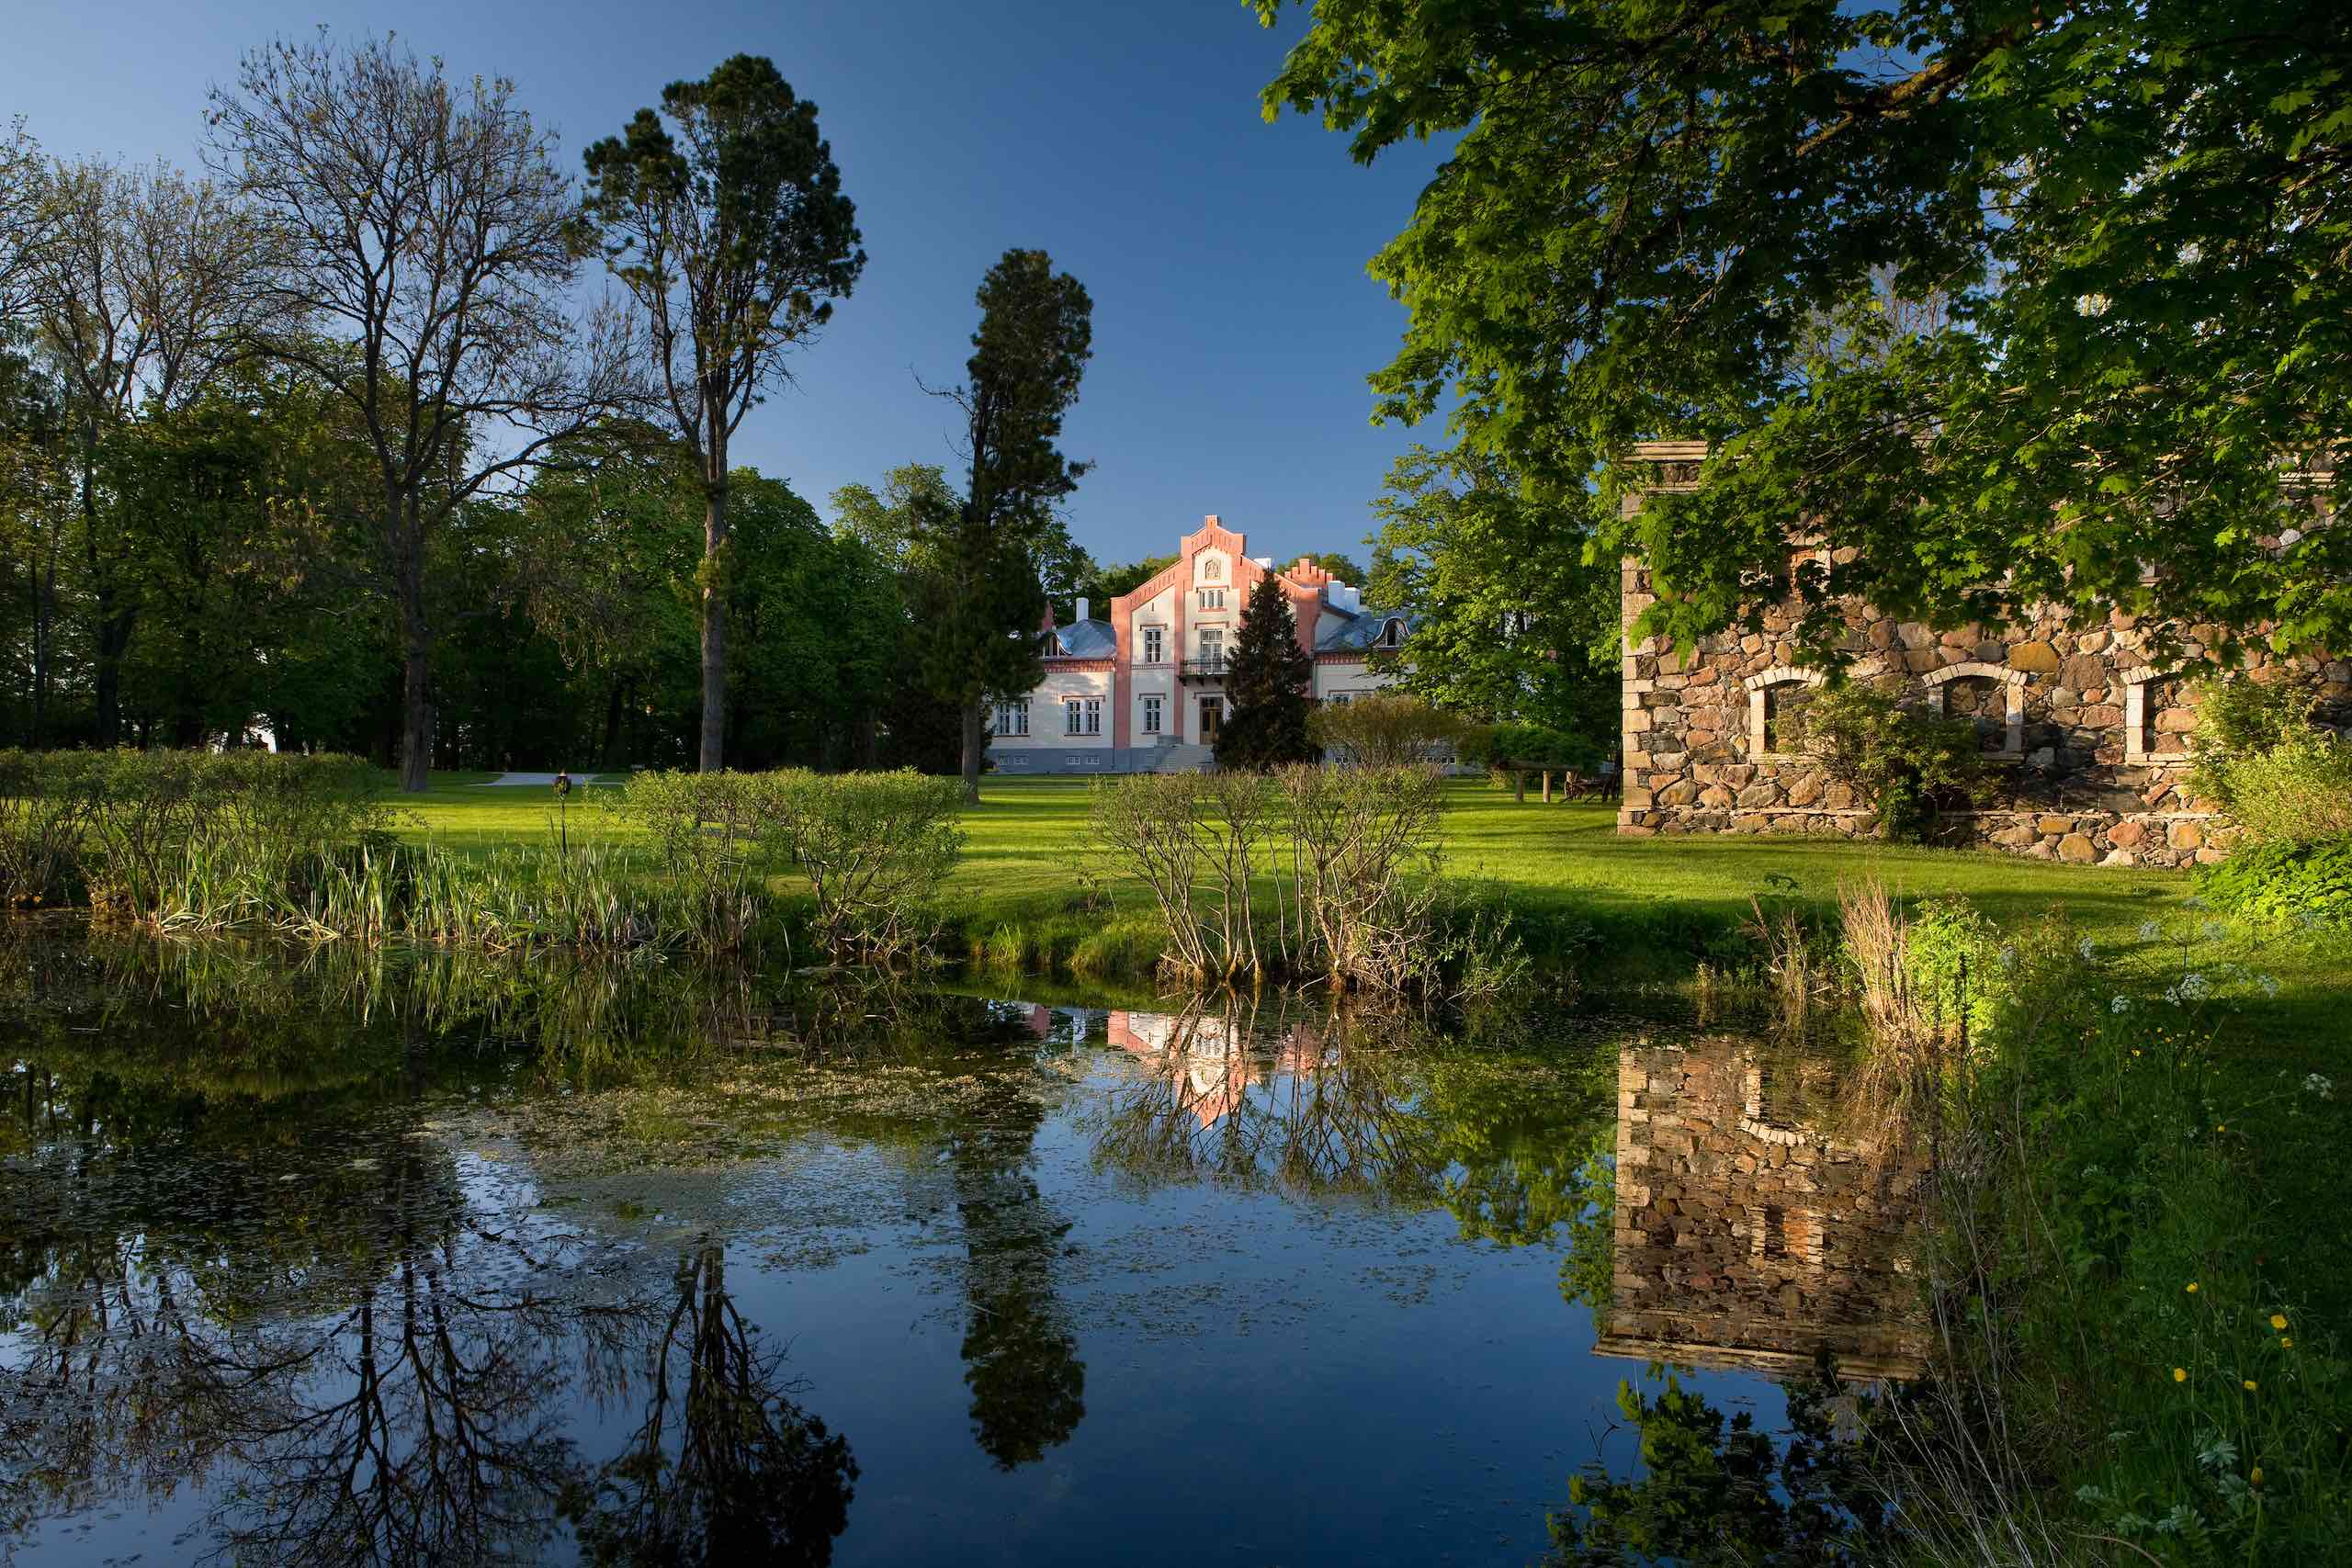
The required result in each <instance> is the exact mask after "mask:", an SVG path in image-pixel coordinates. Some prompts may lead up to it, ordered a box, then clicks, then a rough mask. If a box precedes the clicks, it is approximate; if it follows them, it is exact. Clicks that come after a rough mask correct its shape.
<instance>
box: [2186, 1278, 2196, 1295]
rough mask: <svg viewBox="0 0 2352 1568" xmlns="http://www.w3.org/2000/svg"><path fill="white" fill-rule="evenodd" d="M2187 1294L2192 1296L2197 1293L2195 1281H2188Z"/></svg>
mask: <svg viewBox="0 0 2352 1568" xmlns="http://www.w3.org/2000/svg"><path fill="white" fill-rule="evenodd" d="M2188 1293H2189V1294H2190V1295H2192V1296H2193V1295H2195V1294H2196V1293H2197V1281H2196V1280H2190V1281H2188Z"/></svg>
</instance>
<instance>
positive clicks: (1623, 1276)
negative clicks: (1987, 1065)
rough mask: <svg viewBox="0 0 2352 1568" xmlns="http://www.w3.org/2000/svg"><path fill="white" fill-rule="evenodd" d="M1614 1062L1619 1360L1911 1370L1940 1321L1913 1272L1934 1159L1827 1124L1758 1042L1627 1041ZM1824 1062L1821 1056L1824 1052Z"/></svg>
mask: <svg viewBox="0 0 2352 1568" xmlns="http://www.w3.org/2000/svg"><path fill="white" fill-rule="evenodd" d="M1617 1062H1618V1066H1617V1100H1618V1109H1617V1202H1616V1210H1615V1213H1614V1216H1613V1218H1612V1222H1611V1241H1612V1248H1613V1258H1612V1272H1611V1296H1612V1299H1611V1303H1610V1305H1609V1307H1608V1309H1607V1311H1606V1312H1605V1313H1604V1314H1601V1318H1602V1321H1601V1322H1600V1324H1599V1325H1598V1326H1599V1327H1600V1339H1599V1341H1598V1343H1597V1344H1596V1345H1595V1347H1594V1348H1595V1350H1596V1351H1597V1353H1599V1354H1601V1355H1607V1356H1628V1357H1634V1358H1639V1359H1664V1360H1674V1361H1685V1362H1691V1363H1693V1364H1701V1365H1715V1366H1744V1367H1758V1368H1762V1369H1765V1370H1767V1371H1783V1372H1785V1371H1802V1370H1803V1369H1804V1368H1805V1367H1808V1366H1810V1365H1811V1364H1812V1362H1813V1360H1814V1359H1815V1356H1816V1355H1817V1354H1819V1352H1820V1351H1822V1350H1823V1349H1825V1348H1826V1349H1827V1350H1828V1351H1829V1352H1830V1353H1831V1354H1832V1355H1833V1356H1834V1357H1836V1359H1837V1360H1838V1364H1839V1365H1840V1367H1841V1368H1843V1369H1844V1370H1845V1371H1846V1372H1847V1373H1848V1374H1849V1375H1851V1376H1860V1377H1883V1376H1909V1375H1912V1374H1914V1373H1916V1372H1917V1371H1918V1369H1919V1367H1920V1366H1921V1364H1922V1362H1923V1359H1924V1354H1925V1350H1926V1343H1927V1337H1926V1327H1925V1323H1924V1318H1923V1315H1922V1313H1921V1310H1920V1295H1919V1289H1918V1284H1917V1280H1916V1279H1915V1278H1914V1276H1913V1274H1912V1271H1911V1250H1910V1248H1911V1237H1912V1233H1913V1224H1914V1221H1915V1219H1916V1217H1917V1213H1918V1207H1919V1198H1920V1183H1921V1179H1922V1174H1923V1171H1924V1164H1923V1162H1922V1161H1921V1160H1919V1159H1918V1158H1917V1157H1916V1156H1911V1155H1909V1154H1907V1153H1906V1152H1905V1151H1904V1150H1903V1149H1902V1148H1901V1147H1900V1146H1899V1145H1895V1144H1894V1143H1893V1142H1882V1141H1880V1140H1879V1139H1878V1138H1877V1137H1876V1135H1875V1134H1874V1132H1866V1133H1865V1134H1863V1135H1860V1136H1854V1135H1844V1136H1841V1135H1837V1134H1833V1133H1831V1132H1828V1131H1824V1130H1822V1129H1821V1127H1820V1126H1818V1125H1816V1124H1815V1122H1814V1119H1813V1118H1811V1117H1809V1116H1808V1115H1807V1114H1806V1112H1805V1111H1804V1108H1803V1106H1802V1104H1801V1103H1799V1102H1801V1101H1802V1100H1804V1098H1805V1097H1806V1091H1807V1090H1812V1091H1815V1092H1816V1093H1819V1094H1820V1095H1821V1096H1822V1097H1823V1098H1825V1099H1826V1098H1829V1097H1830V1095H1831V1093H1832V1091H1833V1089H1834V1085H1833V1084H1832V1083H1831V1082H1830V1080H1828V1079H1826V1077H1824V1078H1822V1079H1821V1081H1819V1082H1794V1083H1792V1082H1789V1081H1785V1079H1784V1078H1783V1077H1782V1076H1781V1075H1783V1074H1793V1073H1804V1072H1805V1071H1806V1070H1807V1069H1805V1068H1804V1067H1801V1066H1790V1067H1784V1068H1780V1069H1777V1070H1776V1068H1775V1067H1774V1066H1772V1065H1771V1064H1769V1063H1767V1062H1765V1061H1764V1060H1763V1059H1762V1058H1761V1057H1760V1056H1759V1055H1758V1053H1757V1051H1756V1049H1755V1047H1754V1046H1753V1045H1752V1044H1750V1043H1746V1042H1740V1041H1730V1040H1722V1041H1701V1042H1696V1043H1694V1044H1693V1045H1692V1046H1691V1048H1688V1049H1686V1048H1683V1047H1679V1046H1628V1047H1626V1048H1625V1049H1624V1050H1623V1051H1622V1052H1621V1053H1620V1054H1619V1055H1618V1059H1617ZM1816 1066H1817V1065H1816Z"/></svg>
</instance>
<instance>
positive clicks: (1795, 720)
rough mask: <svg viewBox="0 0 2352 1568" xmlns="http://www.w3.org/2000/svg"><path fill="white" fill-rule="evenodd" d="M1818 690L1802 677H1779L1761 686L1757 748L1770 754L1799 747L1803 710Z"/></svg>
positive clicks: (1811, 702)
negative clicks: (1760, 732) (1761, 717)
mask: <svg viewBox="0 0 2352 1568" xmlns="http://www.w3.org/2000/svg"><path fill="white" fill-rule="evenodd" d="M1820 694H1821V688H1820V687H1818V686H1815V685H1814V684H1812V683H1811V682H1805V681H1783V682H1780V683H1779V684H1778V685H1772V686H1767V687H1765V688H1764V692H1763V696H1764V733H1763V735H1762V737H1761V741H1762V746H1761V750H1764V751H1765V752H1767V753H1768V754H1771V755H1785V754H1787V753H1790V752H1794V751H1801V750H1804V716H1805V710H1806V709H1808V708H1810V707H1812V706H1813V700H1814V698H1815V697H1816V696H1818V695H1820Z"/></svg>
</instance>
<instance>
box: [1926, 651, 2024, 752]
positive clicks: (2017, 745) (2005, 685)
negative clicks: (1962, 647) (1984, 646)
mask: <svg viewBox="0 0 2352 1568" xmlns="http://www.w3.org/2000/svg"><path fill="white" fill-rule="evenodd" d="M1925 682H1926V685H1927V688H1928V702H1929V704H1930V705H1932V710H1933V711H1934V712H1936V713H1939V714H1941V715H1942V716H1944V717H1946V718H1965V719H1968V720H1971V721H1972V722H1973V723H1974V724H1975V726H1976V739H1977V744H1978V746H1979V747H1980V748H1981V749H1982V750H1984V753H1985V755H1986V756H1987V757H1993V758H1996V759H1999V760H2002V761H2015V760H2016V759H2018V758H2019V757H2022V756H2024V755H2025V671H2022V670H2012V669H2010V668H2009V667H2008V666H2007V665H2006V664H1987V663H1985V662H1984V661H1983V660H1968V661H1967V662H1965V663H1961V664H1948V665H1946V666H1944V668H1942V669H1941V670H1933V671H1928V674H1927V676H1926V677H1925Z"/></svg>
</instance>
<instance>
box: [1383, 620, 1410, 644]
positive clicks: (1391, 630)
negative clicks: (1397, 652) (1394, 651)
mask: <svg viewBox="0 0 2352 1568" xmlns="http://www.w3.org/2000/svg"><path fill="white" fill-rule="evenodd" d="M1404 640H1405V623H1404V622H1402V621H1391V622H1389V623H1388V624H1387V625H1386V626H1383V627H1381V628H1380V646H1381V647H1383V648H1395V647H1396V646H1397V644H1399V643H1401V642H1403V641H1404Z"/></svg>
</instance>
